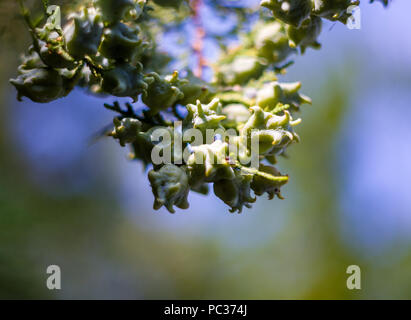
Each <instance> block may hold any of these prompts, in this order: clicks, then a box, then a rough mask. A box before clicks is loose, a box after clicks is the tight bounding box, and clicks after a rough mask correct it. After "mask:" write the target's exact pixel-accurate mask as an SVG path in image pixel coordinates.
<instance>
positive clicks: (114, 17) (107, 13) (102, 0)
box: [95, 0, 136, 24]
mask: <svg viewBox="0 0 411 320" xmlns="http://www.w3.org/2000/svg"><path fill="white" fill-rule="evenodd" d="M95 2H96V5H97V6H98V7H99V8H100V9H101V12H102V17H103V20H104V22H106V23H108V24H111V23H114V22H118V21H120V20H122V19H123V18H124V17H125V15H126V14H127V13H128V12H129V11H130V10H131V9H135V7H136V2H135V1H134V0H95Z"/></svg>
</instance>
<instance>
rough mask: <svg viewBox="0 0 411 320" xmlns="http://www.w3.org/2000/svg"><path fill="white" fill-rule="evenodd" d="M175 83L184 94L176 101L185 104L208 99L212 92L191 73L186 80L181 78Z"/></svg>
mask: <svg viewBox="0 0 411 320" xmlns="http://www.w3.org/2000/svg"><path fill="white" fill-rule="evenodd" d="M176 85H177V86H178V88H179V89H180V90H181V92H182V93H183V94H184V97H183V98H182V99H180V100H178V101H177V103H178V104H181V105H183V106H185V105H187V104H189V103H191V104H193V103H196V101H197V100H200V101H201V102H203V103H207V102H209V101H210V96H211V95H212V93H211V92H210V89H209V87H208V86H207V83H206V82H204V81H202V80H201V79H199V78H197V77H194V76H193V75H192V74H189V75H188V76H187V80H185V81H183V80H181V81H180V82H179V83H178V84H176Z"/></svg>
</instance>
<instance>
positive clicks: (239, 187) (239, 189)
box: [214, 171, 256, 213]
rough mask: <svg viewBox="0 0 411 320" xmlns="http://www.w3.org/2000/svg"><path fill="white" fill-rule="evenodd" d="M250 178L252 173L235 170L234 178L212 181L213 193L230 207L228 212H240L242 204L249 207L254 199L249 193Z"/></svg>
mask: <svg viewBox="0 0 411 320" xmlns="http://www.w3.org/2000/svg"><path fill="white" fill-rule="evenodd" d="M252 179H253V175H251V174H244V173H241V172H239V171H236V172H235V177H234V179H230V180H226V179H224V180H219V181H217V182H214V193H215V195H216V196H217V197H219V198H220V199H221V200H223V201H224V203H225V204H227V205H228V206H230V207H231V210H230V212H235V211H238V213H241V211H242V209H243V206H246V207H247V208H250V207H251V205H250V203H253V202H255V200H256V198H255V197H252V196H251V194H250V184H251V181H252Z"/></svg>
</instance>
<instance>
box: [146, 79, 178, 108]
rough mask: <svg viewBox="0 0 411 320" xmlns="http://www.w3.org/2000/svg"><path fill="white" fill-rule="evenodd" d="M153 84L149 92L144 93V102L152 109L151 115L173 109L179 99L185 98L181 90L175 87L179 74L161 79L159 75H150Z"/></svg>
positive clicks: (149, 87) (148, 89)
mask: <svg viewBox="0 0 411 320" xmlns="http://www.w3.org/2000/svg"><path fill="white" fill-rule="evenodd" d="M148 77H151V79H152V80H151V83H150V85H149V86H148V88H147V91H146V92H144V93H143V99H142V100H143V102H144V103H145V105H146V106H148V107H149V108H150V113H151V114H153V115H155V114H157V113H159V112H160V111H161V110H166V109H168V108H170V107H172V106H173V105H174V104H175V103H176V102H177V101H178V100H179V99H182V98H184V94H183V93H182V92H181V90H180V89H179V88H178V87H176V86H175V85H174V83H175V82H176V81H177V80H176V78H178V72H174V74H173V75H172V76H171V77H164V78H162V77H160V76H159V75H158V74H157V73H155V72H152V73H150V74H148Z"/></svg>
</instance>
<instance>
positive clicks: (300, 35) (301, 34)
mask: <svg viewBox="0 0 411 320" xmlns="http://www.w3.org/2000/svg"><path fill="white" fill-rule="evenodd" d="M306 21H307V22H306V23H303V25H302V26H301V27H300V28H296V27H293V26H290V27H289V28H288V37H289V38H290V41H289V44H290V47H292V48H296V47H297V46H300V48H301V52H302V53H304V52H305V49H306V48H307V47H312V48H315V49H319V48H320V47H321V44H320V43H318V41H317V38H318V36H319V35H320V33H321V27H322V20H321V18H319V17H315V16H312V17H311V19H309V20H306Z"/></svg>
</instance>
